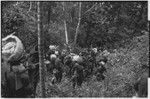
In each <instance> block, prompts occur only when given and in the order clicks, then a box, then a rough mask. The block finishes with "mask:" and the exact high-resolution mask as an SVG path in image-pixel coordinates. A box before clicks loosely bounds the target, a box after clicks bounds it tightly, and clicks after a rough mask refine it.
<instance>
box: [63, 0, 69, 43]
mask: <svg viewBox="0 0 150 99" xmlns="http://www.w3.org/2000/svg"><path fill="white" fill-rule="evenodd" d="M63 12H64V14H65V2H63ZM65 16H66V14H65ZM64 27H65V37H66V44H67V45H68V33H67V24H66V18H65V19H64Z"/></svg>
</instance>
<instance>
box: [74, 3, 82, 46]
mask: <svg viewBox="0 0 150 99" xmlns="http://www.w3.org/2000/svg"><path fill="white" fill-rule="evenodd" d="M81 4H82V3H81V2H80V3H79V19H78V24H77V28H76V33H75V38H74V46H76V43H77V36H78V31H79V27H80V21H81Z"/></svg>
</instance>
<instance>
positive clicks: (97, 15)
mask: <svg viewBox="0 0 150 99" xmlns="http://www.w3.org/2000/svg"><path fill="white" fill-rule="evenodd" d="M63 7H64V10H63ZM147 7H148V6H147V2H146V1H143V2H137V1H136V2H82V6H81V23H80V26H79V33H78V35H77V45H78V48H76V49H77V50H82V49H84V48H87V47H101V48H103V49H107V50H108V51H109V52H111V54H110V55H109V56H108V59H109V62H108V63H107V66H106V67H107V70H108V71H107V73H106V74H105V75H106V80H105V81H103V82H102V83H99V82H97V81H95V78H94V77H93V78H92V79H90V80H89V81H88V82H84V84H83V86H82V88H80V89H77V90H72V87H71V84H70V82H69V81H68V79H67V78H63V81H62V82H61V84H59V85H58V86H51V85H50V83H49V82H50V78H49V75H48V74H47V75H48V76H47V81H46V88H47V89H46V90H47V96H53V97H55V96H56V97H57V96H84V97H91V96H101V97H102V96H105V97H111V96H117V97H118V96H120V97H124V96H132V95H133V93H134V92H133V91H134V90H133V89H132V87H133V84H134V83H135V81H136V79H137V78H138V77H139V76H140V75H141V74H142V72H143V71H144V72H145V68H144V69H143V67H142V65H143V64H146V65H148V66H149V37H148V35H149V32H148V31H149V29H148V28H149V27H148V21H147V17H148V16H147V10H148V8H147ZM1 8H2V11H1V12H2V15H1V33H2V38H3V37H5V36H7V35H8V34H11V33H14V32H15V35H17V36H18V37H19V38H20V39H21V40H22V42H23V44H24V46H25V49H26V51H27V52H28V51H30V49H31V48H32V47H33V46H35V45H36V44H37V42H38V41H37V2H34V1H18V2H16V1H7V2H5V1H2V2H1ZM42 9H43V12H42V17H43V20H42V24H43V32H42V33H44V42H45V43H44V44H45V45H44V46H45V50H47V48H48V46H49V45H50V44H55V45H60V47H64V44H65V43H66V42H65V39H66V38H65V26H64V23H63V21H64V20H66V23H67V24H66V26H67V32H68V39H69V45H72V44H73V42H74V40H75V33H76V28H77V24H78V20H79V17H78V16H79V15H78V12H79V2H64V5H63V3H62V2H46V1H45V2H43V7H42ZM146 73H148V72H147V71H146Z"/></svg>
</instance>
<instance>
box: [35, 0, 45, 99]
mask: <svg viewBox="0 0 150 99" xmlns="http://www.w3.org/2000/svg"><path fill="white" fill-rule="evenodd" d="M37 6H38V51H39V76H40V97H42V98H44V97H46V94H45V91H46V90H45V75H46V74H45V66H44V48H43V47H44V44H43V35H44V34H42V33H43V32H42V30H43V29H42V2H40V1H39V2H38V3H37Z"/></svg>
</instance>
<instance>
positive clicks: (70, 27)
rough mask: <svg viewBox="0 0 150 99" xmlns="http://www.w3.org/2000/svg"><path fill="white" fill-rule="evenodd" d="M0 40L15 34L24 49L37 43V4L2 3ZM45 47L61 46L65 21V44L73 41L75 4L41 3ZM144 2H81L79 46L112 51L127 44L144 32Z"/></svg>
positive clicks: (75, 23) (23, 2)
mask: <svg viewBox="0 0 150 99" xmlns="http://www.w3.org/2000/svg"><path fill="white" fill-rule="evenodd" d="M1 3H2V19H1V23H2V38H3V37H5V36H7V35H8V34H11V33H13V32H15V35H17V36H18V37H19V38H20V39H21V40H22V41H23V43H24V46H25V48H29V47H31V46H34V44H36V43H37V4H36V2H34V1H31V2H30V1H9V2H5V1H2V2H1ZM43 11H44V12H42V14H43V20H42V22H43V33H44V39H45V47H47V46H49V45H50V44H55V45H60V46H63V45H64V44H65V43H66V42H65V39H66V38H65V26H64V23H63V21H64V20H65V21H66V27H67V33H68V41H69V44H70V45H71V44H72V43H73V42H74V38H75V32H76V27H77V24H78V16H79V15H78V12H79V2H64V4H63V3H62V2H46V1H44V2H43ZM147 17H148V16H147V1H144V2H140V1H139V2H110V1H108V2H82V5H81V22H80V26H79V31H78V32H79V33H78V35H77V45H78V46H79V47H84V48H85V47H91V46H93V47H103V48H105V49H114V48H119V47H125V46H126V45H129V43H130V42H131V40H132V39H133V37H136V36H140V35H143V32H142V31H148V20H147Z"/></svg>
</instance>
